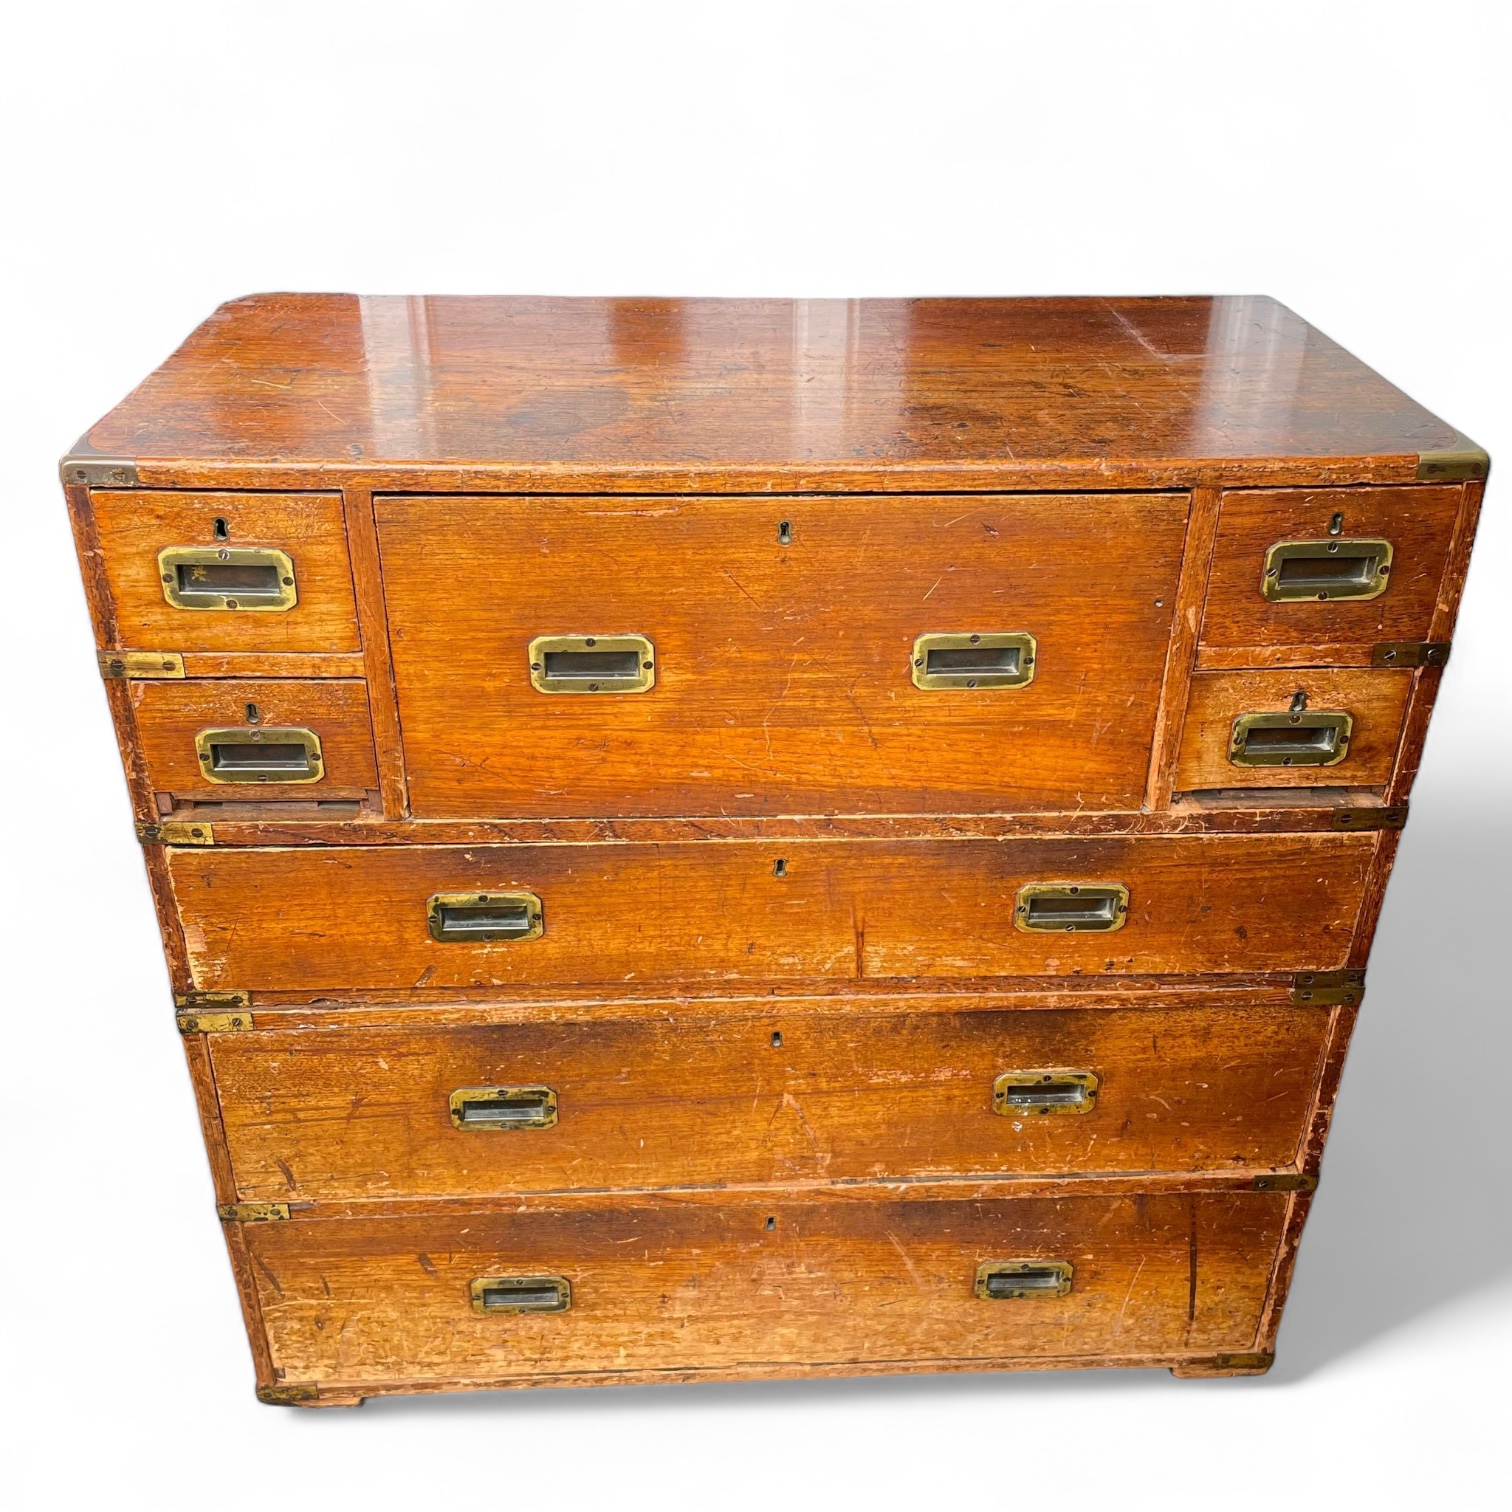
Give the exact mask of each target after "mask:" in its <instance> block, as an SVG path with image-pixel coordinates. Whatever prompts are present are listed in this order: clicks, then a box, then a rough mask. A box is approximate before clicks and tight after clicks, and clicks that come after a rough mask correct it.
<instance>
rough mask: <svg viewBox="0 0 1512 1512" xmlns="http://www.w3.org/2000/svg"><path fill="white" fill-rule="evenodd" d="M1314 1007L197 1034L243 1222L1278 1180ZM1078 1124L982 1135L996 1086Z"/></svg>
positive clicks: (1303, 1109) (1313, 1032) (1314, 1036)
mask: <svg viewBox="0 0 1512 1512" xmlns="http://www.w3.org/2000/svg"><path fill="white" fill-rule="evenodd" d="M1329 1024H1330V1013H1329V1011H1328V1010H1326V1009H1318V1008H1312V1007H1297V1006H1290V1007H1286V1008H1253V1007H1224V1006H1221V1005H1219V1006H1214V1007H1211V1008H1198V1009H1186V1010H1180V1009H1177V1010H1167V1009H1160V1010H1154V1011H1146V1010H1134V1011H1125V1012H1119V1011H1117V1010H1102V1011H1099V1010H1097V1009H1087V1010H1083V1011H1081V1012H1055V1011H1051V1012H1044V1013H1024V1012H1012V1011H1009V1012H974V1013H939V1012H936V1013H916V1014H911V1015H907V1016H904V1015H892V1014H889V1015H886V1016H868V1015H867V1014H865V1013H864V1012H857V1011H851V1012H848V1013H845V1014H843V1015H829V1016H825V1017H817V1018H798V1017H796V1016H785V1015H775V1016H767V1017H762V1018H741V1019H726V1018H711V1017H708V1016H704V1015H686V1016H684V1017H682V1018H671V1019H664V1020H658V1021H632V1022H629V1023H593V1022H576V1023H555V1024H529V1023H525V1024H510V1025H488V1026H470V1027H466V1028H455V1029H429V1030H425V1029H414V1028H410V1027H406V1026H403V1025H393V1026H385V1027H381V1028H365V1029H352V1030H348V1031H346V1032H343V1033H339V1034H332V1033H330V1032H328V1031H323V1030H304V1031H297V1030H296V1031H293V1032H287V1031H285V1032H279V1031H277V1030H274V1031H271V1032H262V1031H257V1032H254V1033H250V1034H248V1033H237V1034H218V1035H213V1036H211V1037H210V1040H209V1044H210V1047H211V1056H212V1059H213V1062H214V1067H215V1086H216V1089H217V1092H218V1094H219V1097H220V1107H221V1112H222V1116H223V1118H224V1121H225V1128H226V1138H227V1140H228V1142H229V1146H230V1150H231V1159H232V1163H233V1166H234V1168H235V1172H236V1185H237V1192H238V1196H239V1198H240V1199H241V1200H243V1201H264V1202H288V1201H297V1202H328V1201H333V1200H338V1201H339V1200H352V1201H355V1200H387V1199H390V1198H396V1197H425V1196H448V1197H466V1196H478V1195H491V1194H500V1193H507V1192H529V1191H555V1190H565V1189H568V1188H572V1189H578V1190H581V1189H585V1188H610V1187H616V1188H627V1189H628V1188H641V1187H676V1186H697V1185H703V1186H740V1185H782V1184H787V1183H822V1182H827V1181H860V1180H905V1179H906V1180H914V1179H929V1178H932V1177H953V1176H969V1175H1021V1174H1036V1175H1045V1174H1050V1175H1054V1174H1060V1173H1078V1174H1088V1173H1094V1172H1104V1171H1119V1172H1143V1171H1161V1172H1188V1171H1211V1170H1230V1169H1235V1168H1241V1167H1246V1166H1251V1167H1256V1168H1262V1169H1263V1168H1268V1167H1278V1166H1287V1165H1290V1164H1291V1163H1292V1162H1293V1161H1294V1160H1295V1159H1296V1156H1297V1152H1298V1147H1299V1145H1300V1142H1301V1139H1302V1136H1303V1133H1304V1129H1305V1125H1306V1120H1307V1116H1308V1113H1309V1111H1310V1109H1311V1104H1312V1096H1313V1089H1314V1084H1315V1082H1316V1080H1317V1077H1318V1074H1319V1069H1320V1064H1321V1058H1322V1054H1323V1049H1324V1046H1325V1044H1326V1042H1327V1038H1328V1030H1329ZM1036 1070H1038V1071H1044V1070H1080V1071H1089V1072H1092V1073H1093V1074H1094V1075H1095V1076H1097V1078H1098V1081H1099V1084H1098V1088H1097V1092H1096V1101H1095V1103H1094V1105H1093V1107H1092V1109H1091V1111H1089V1112H1085V1113H1075V1114H1050V1115H1037V1114H1033V1113H1023V1112H1020V1113H1017V1114H1013V1115H1011V1116H1008V1115H1003V1114H999V1113H997V1112H995V1111H994V1107H993V1083H994V1080H995V1078H996V1077H998V1076H1000V1075H1001V1074H1003V1073H1004V1072H1010V1071H1036ZM535 1086H548V1087H550V1088H551V1089H552V1090H553V1091H554V1092H555V1094H556V1098H557V1122H556V1124H555V1125H554V1126H552V1127H549V1128H543V1129H507V1130H497V1129H482V1130H480V1129H476V1128H472V1129H468V1128H464V1129H458V1128H456V1127H455V1126H454V1125H453V1123H452V1120H451V1118H450V1116H449V1113H448V1106H449V1102H448V1100H449V1098H450V1096H451V1094H452V1093H453V1092H454V1091H456V1090H458V1089H459V1088H463V1087H473V1088H479V1087H482V1088H487V1087H535Z"/></svg>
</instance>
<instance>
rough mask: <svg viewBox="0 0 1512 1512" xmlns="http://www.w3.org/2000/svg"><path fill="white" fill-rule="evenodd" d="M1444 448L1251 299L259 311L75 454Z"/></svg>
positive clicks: (1409, 473)
mask: <svg viewBox="0 0 1512 1512" xmlns="http://www.w3.org/2000/svg"><path fill="white" fill-rule="evenodd" d="M1455 441H1456V433H1455V431H1454V429H1453V428H1452V427H1451V426H1449V425H1446V424H1445V423H1444V422H1443V421H1441V420H1438V419H1436V418H1435V417H1434V416H1432V415H1431V414H1429V413H1428V412H1427V411H1426V410H1424V409H1423V408H1422V407H1421V406H1419V405H1417V404H1415V403H1413V401H1412V400H1410V399H1408V398H1407V397H1406V395H1404V394H1402V393H1401V392H1400V390H1398V389H1396V388H1394V387H1393V386H1392V385H1390V384H1389V383H1387V382H1385V381H1384V380H1383V379H1381V378H1380V377H1378V376H1377V375H1376V374H1375V373H1373V372H1371V371H1370V369H1369V368H1367V367H1366V366H1365V365H1364V364H1363V363H1361V362H1359V361H1358V360H1357V359H1356V358H1354V357H1351V356H1350V355H1349V354H1348V353H1347V352H1345V351H1344V350H1343V349H1342V348H1340V347H1338V346H1337V345H1336V344H1335V343H1333V342H1332V341H1330V340H1329V339H1328V338H1327V337H1326V336H1324V335H1323V334H1322V333H1321V332H1319V331H1317V330H1314V329H1313V328H1312V327H1310V326H1309V325H1308V324H1307V323H1306V322H1305V321H1304V320H1302V319H1300V318H1299V317H1298V316H1296V315H1295V314H1293V313H1292V312H1291V311H1290V310H1288V309H1286V308H1285V307H1284V306H1282V305H1279V304H1277V303H1276V302H1275V301H1274V300H1271V299H1266V298H1263V297H1240V298H1217V299H1210V298H1179V299H1089V298H1081V299H935V300H909V299H901V300H707V299H698V300H693V299H612V300H602V299H550V298H525V299H518V298H515V299H511V298H472V299H467V298H452V297H440V298H436V297H431V298H377V299H370V298H357V297H356V296H353V295H344V294H326V295H310V294H268V295H254V296H252V297H250V298H247V299H239V300H234V301H232V302H231V303H230V304H227V305H224V306H222V307H221V308H220V309H219V310H218V311H216V313H215V314H214V315H212V316H211V317H210V318H209V319H208V320H207V321H206V322H205V323H204V324H203V325H202V326H201V327H200V328H199V329H198V330H197V331H196V332H195V333H194V334H193V335H192V336H191V337H190V338H189V340H188V341H187V342H186V343H185V344H184V345H183V347H181V348H180V349H179V351H178V352H177V353H175V355H174V356H173V357H172V358H171V359H170V360H169V361H168V362H167V363H166V364H165V365H164V366H163V367H162V368H160V369H159V370H158V371H157V372H156V373H154V374H152V375H151V376H150V377H149V378H148V379H147V381H146V382H145V383H143V384H142V385H141V386H140V387H138V388H137V389H136V390H135V391H134V392H133V393H132V394H131V396H130V397H129V398H128V399H126V400H125V401H124V402H123V403H122V404H121V405H120V406H119V407H118V408H117V409H116V410H114V411H113V412H112V413H111V414H110V415H109V416H107V417H106V418H105V419H104V420H102V421H101V422H100V423H99V424H98V425H96V426H95V427H94V428H93V429H92V430H91V431H90V433H89V435H88V437H87V438H86V441H85V443H84V449H85V451H86V453H87V452H88V451H90V450H92V451H93V452H95V453H99V454H104V455H107V456H124V457H129V458H132V459H135V460H136V461H137V463H138V467H139V468H140V470H141V472H142V475H143V478H144V480H149V481H150V480H156V479H162V480H169V479H171V480H172V481H173V482H174V484H175V485H176V486H179V487H183V486H190V485H192V484H193V483H194V481H195V480H197V479H203V478H209V477H213V476H219V477H223V478H228V479H230V478H235V479H236V480H237V481H238V482H240V483H242V484H245V485H247V486H254V487H255V486H262V487H277V486H281V484H282V483H283V481H284V480H287V479H294V478H309V477H311V476H312V475H313V476H320V477H323V478H326V479H329V478H331V477H336V478H340V479H342V480H343V481H344V482H349V483H359V484H367V485H368V486H374V485H376V486H382V485H383V483H384V482H385V481H387V482H389V483H391V484H392V483H395V482H397V483H398V484H399V485H400V486H403V487H405V488H410V487H416V486H418V487H421V488H424V487H427V486H429V487H435V486H437V484H438V482H439V480H440V478H441V477H442V476H443V475H448V476H450V477H451V478H453V479H454V480H455V483H454V484H452V485H449V486H455V487H458V488H460V489H463V490H465V489H466V488H467V487H468V486H469V484H468V481H467V480H468V478H469V477H476V478H478V479H479V480H480V481H481V480H484V479H490V478H491V479H495V480H497V481H498V482H499V483H500V484H503V485H505V486H515V487H522V486H523V487H536V488H539V487H546V488H550V487H552V486H553V484H555V485H556V486H559V487H563V488H566V489H569V490H571V491H593V490H594V489H604V488H608V489H619V488H625V487H629V488H631V489H634V488H637V487H646V486H651V487H656V488H671V489H673V490H687V491H699V490H702V491H705V492H708V491H712V490H714V489H716V488H717V489H718V490H719V491H736V492H743V491H762V490H767V489H773V488H776V489H781V488H783V487H802V488H818V489H824V488H842V487H843V488H881V489H885V490H890V491H904V492H906V491H909V490H910V489H911V488H914V487H918V486H924V487H936V486H939V487H950V486H960V487H967V488H989V489H990V488H993V487H1001V486H1003V480H1004V479H1016V480H1021V481H1022V482H1023V483H1025V484H1026V485H1027V486H1034V487H1039V488H1056V487H1075V488H1093V489H1100V488H1107V487H1131V488H1139V487H1146V488H1148V487H1152V486H1153V487H1161V486H1171V485H1172V484H1176V485H1179V486H1187V485H1190V484H1191V483H1194V482H1209V481H1228V482H1230V483H1234V482H1240V481H1256V482H1262V483H1263V482H1266V481H1269V480H1272V479H1274V480H1276V481H1280V482H1325V481H1337V482H1353V481H1359V480H1360V479H1362V478H1363V479H1371V478H1380V479H1384V480H1410V479H1411V478H1412V477H1413V476H1414V475H1415V472H1416V466H1417V457H1418V454H1419V453H1420V452H1423V451H1428V450H1432V449H1437V448H1444V447H1449V446H1452V445H1454V444H1455ZM427 477H429V478H430V479H431V480H432V481H431V482H430V483H427V482H426V481H425V480H426V478H427ZM259 480H260V481H259ZM921 480H926V481H921Z"/></svg>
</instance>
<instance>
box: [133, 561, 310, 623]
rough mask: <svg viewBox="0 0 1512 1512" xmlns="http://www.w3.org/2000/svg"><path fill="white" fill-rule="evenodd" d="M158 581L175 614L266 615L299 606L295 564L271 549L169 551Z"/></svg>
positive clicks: (160, 569)
mask: <svg viewBox="0 0 1512 1512" xmlns="http://www.w3.org/2000/svg"><path fill="white" fill-rule="evenodd" d="M158 577H159V579H160V580H161V582H162V585H163V597H164V598H165V599H167V600H168V602H169V603H170V604H172V605H173V607H174V608H175V609H215V610H221V609H234V610H237V611H239V612H241V613H256V612H262V613H268V612H276V611H282V610H285V609H292V608H293V607H294V606H295V604H297V603H298V602H299V587H298V584H297V583H296V582H295V581H294V563H293V561H292V559H291V558H290V557H289V554H288V553H287V552H285V551H277V550H275V549H274V548H273V547H271V546H167V547H165V548H164V549H163V550H162V551H160V552H158Z"/></svg>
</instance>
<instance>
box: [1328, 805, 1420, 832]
mask: <svg viewBox="0 0 1512 1512" xmlns="http://www.w3.org/2000/svg"><path fill="white" fill-rule="evenodd" d="M1406 823H1407V805H1406V804H1405V803H1392V804H1383V805H1382V806H1381V807H1379V808H1347V809H1345V808H1341V809H1335V810H1334V811H1333V816H1332V818H1331V819H1330V820H1329V826H1328V827H1329V828H1330V829H1332V830H1336V831H1341V832H1342V831H1349V832H1352V833H1354V834H1364V833H1367V832H1368V831H1370V830H1399V829H1401V828H1402V826H1403V825H1405V824H1406Z"/></svg>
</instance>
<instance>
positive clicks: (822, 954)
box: [168, 834, 1377, 996]
mask: <svg viewBox="0 0 1512 1512" xmlns="http://www.w3.org/2000/svg"><path fill="white" fill-rule="evenodd" d="M1376 839H1377V837H1376V836H1375V835H1372V834H1358V835H1349V834H1340V835H1332V834H1330V835H1207V836H1200V837H1199V836H1185V837H1169V836H1141V837H1137V838H1120V839H1098V840H1085V841H1083V840H952V841H944V842H940V841H935V842H908V841H828V842H826V841H802V842H794V843H792V844H782V845H777V844H773V843H768V842H759V843H758V842H737V843H730V844H711V843H710V842H708V841H688V842H683V843H675V844H662V845H655V844H650V843H614V844H584V845H533V844H513V845H474V846H467V847H461V846H435V845H373V846H331V847H320V848H315V847H309V848H304V847H301V848H296V849H262V848H256V849H253V848H248V849H238V848H232V847H223V846H214V847H208V848H189V849H174V850H171V851H170V852H169V863H168V864H169V866H170V868H171V870H172V877H173V894H174V898H175V900H176V902H177V906H178V909H179V912H180V916H181V918H182V920H183V924H184V933H185V937H186V941H187V944H188V948H189V958H190V964H191V969H192V971H193V976H194V982H193V985H194V986H195V987H196V988H199V989H201V990H204V991H236V990H240V991H251V992H257V991H292V992H305V991H310V992H319V993H321V994H322V995H327V996H329V995H333V994H342V993H347V992H354V991H363V990H366V989H374V990H379V991H384V992H395V993H398V994H401V995H403V994H407V993H408V992H410V991H411V990H414V989H415V988H416V987H420V988H422V989H424V990H426V991H428V992H430V993H432V994H434V993H436V992H439V991H443V990H447V989H455V988H493V987H504V986H510V987H523V988H541V987H548V986H595V987H599V986H602V987H605V988H608V987H613V988H614V989H615V990H616V991H619V992H627V991H628V992H633V993H637V994H641V993H645V992H646V991H647V990H649V989H650V988H651V987H652V986H653V985H654V984H656V983H664V984H700V983H701V984H705V985H706V986H711V987H712V986H715V985H717V984H724V983H741V982H743V983H760V984H762V986H763V987H765V986H766V985H769V984H772V983H775V982H780V981H797V982H802V981H827V982H847V981H854V980H861V979H866V980H877V979H886V980H920V981H931V980H962V979H981V978H986V977H996V976H1064V975H1081V974H1094V975H1097V976H1101V977H1104V978H1106V977H1112V976H1117V975H1159V976H1165V975H1175V974H1186V973H1193V972H1209V971H1219V972H1242V971H1306V970H1316V971H1328V970H1333V969H1336V968H1338V967H1341V966H1343V965H1344V964H1345V961H1346V957H1347V954H1348V951H1349V946H1350V941H1351V938H1352V936H1353V933H1354V928H1355V923H1356V920H1357V918H1358V915H1359V910H1360V904H1361V900H1362V898H1363V896H1364V885H1365V876H1366V872H1367V869H1368V867H1369V863H1370V860H1371V858H1372V857H1373V856H1374V854H1375V845H1376ZM1299 874H1300V875H1303V876H1305V877H1306V878H1307V879H1308V881H1307V886H1306V888H1298V887H1297V886H1296V885H1295V882H1294V880H1293V879H1294V877H1295V876H1296V875H1299ZM1047 885H1049V886H1054V887H1057V888H1062V889H1066V890H1069V887H1070V886H1072V885H1085V886H1087V887H1088V889H1089V891H1091V892H1095V893H1098V894H1101V895H1103V896H1106V895H1107V893H1109V892H1110V891H1113V890H1114V889H1119V890H1121V891H1120V892H1119V893H1118V894H1116V895H1119V896H1121V893H1122V891H1126V892H1127V895H1128V905H1127V907H1128V912H1127V914H1126V915H1121V916H1119V917H1121V918H1122V919H1123V923H1122V925H1121V927H1119V928H1118V929H1116V930H1112V931H1110V930H1108V929H1107V927H1106V925H1107V915H1106V913H1105V912H1104V911H1102V910H1099V912H1098V913H1097V915H1096V916H1095V917H1092V918H1091V919H1088V918H1086V917H1084V916H1079V915H1072V916H1071V917H1070V918H1069V919H1067V918H1057V919H1056V921H1055V923H1056V927H1055V928H1053V929H1048V930H1045V931H1043V932H1041V931H1039V930H1033V931H1030V930H1023V929H1019V928H1016V927H1015V919H1016V918H1017V909H1018V907H1019V906H1021V901H1020V900H1021V899H1022V898H1023V897H1024V894H1025V889H1028V888H1034V889H1038V888H1043V887H1045V886H1047ZM468 894H472V895H474V898H475V901H476V899H477V898H486V899H487V900H488V901H487V902H486V903H482V904H479V909H480V915H479V916H478V917H477V918H476V919H474V920H472V921H471V922H472V923H474V924H476V925H477V926H478V927H477V928H475V929H469V928H467V927H462V928H459V929H457V930H456V931H455V932H454V933H447V932H445V931H439V933H445V938H438V932H436V931H433V928H432V926H433V924H434V923H435V920H436V907H437V906H438V905H437V904H436V900H437V899H447V898H457V899H459V900H460V899H461V898H463V897H465V895H468ZM527 896H528V897H529V898H530V899H532V900H534V902H533V903H532V904H531V905H530V907H529V915H530V917H529V918H528V923H529V929H528V930H520V929H514V930H511V929H510V928H509V927H508V921H509V920H514V921H515V923H516V924H518V922H519V920H520V918H521V912H520V911H521V910H522V909H524V908H525V907H526V905H525V903H524V901H523V900H524V899H526V898H527ZM443 906H456V907H458V908H459V909H460V908H461V907H462V904H461V903H460V902H458V903H457V904H456V905H450V904H448V905H443ZM500 910H506V911H507V912H502V913H501V912H500ZM535 915H538V916H539V917H535ZM465 922H466V921H464V925H465Z"/></svg>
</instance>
